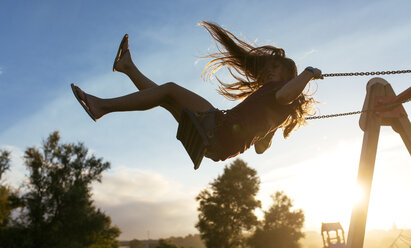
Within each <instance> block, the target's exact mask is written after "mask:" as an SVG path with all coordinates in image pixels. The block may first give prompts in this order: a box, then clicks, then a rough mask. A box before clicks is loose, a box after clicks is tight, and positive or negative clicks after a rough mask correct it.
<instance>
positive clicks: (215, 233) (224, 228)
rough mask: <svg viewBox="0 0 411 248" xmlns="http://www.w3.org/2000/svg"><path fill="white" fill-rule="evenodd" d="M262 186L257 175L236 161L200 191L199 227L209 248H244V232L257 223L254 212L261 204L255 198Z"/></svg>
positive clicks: (198, 197) (240, 161)
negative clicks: (208, 187) (208, 186)
mask: <svg viewBox="0 0 411 248" xmlns="http://www.w3.org/2000/svg"><path fill="white" fill-rule="evenodd" d="M259 184H260V181H259V178H258V177H257V172H256V171H255V170H254V169H252V168H250V167H248V166H247V164H246V163H245V162H244V161H242V160H240V159H237V160H235V161H234V162H233V163H232V164H231V165H230V166H226V167H225V168H224V173H223V174H222V175H220V176H219V177H218V178H217V179H215V180H214V181H213V182H212V183H210V186H211V187H210V189H205V190H203V191H201V192H200V194H199V195H198V196H197V197H196V200H197V201H199V207H198V210H199V212H200V214H199V220H198V223H197V224H196V228H197V229H198V230H199V231H200V235H201V238H202V239H203V240H204V241H205V244H206V246H207V247H210V248H211V247H212V248H232V247H243V244H244V238H243V232H244V231H246V230H251V229H252V228H253V227H254V226H255V225H256V224H257V223H258V221H257V218H256V216H255V215H254V213H253V210H254V209H255V208H257V207H260V205H261V204H260V202H259V201H258V200H256V199H255V196H256V194H257V192H258V189H259Z"/></svg>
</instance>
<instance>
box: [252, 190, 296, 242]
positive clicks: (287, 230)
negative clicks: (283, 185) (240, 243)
mask: <svg viewBox="0 0 411 248" xmlns="http://www.w3.org/2000/svg"><path fill="white" fill-rule="evenodd" d="M271 197H272V199H273V201H274V203H273V205H272V206H271V207H270V209H269V210H268V211H265V212H264V220H263V222H262V223H260V225H259V227H258V228H257V229H256V230H255V232H254V234H253V235H252V236H251V237H250V238H249V240H248V243H249V245H250V246H251V247H253V248H298V247H300V245H299V244H298V241H299V240H300V239H301V238H302V237H304V234H303V232H302V231H301V228H302V227H303V225H304V213H303V211H302V210H301V209H298V210H294V211H292V210H291V208H292V206H293V204H292V201H291V199H290V198H289V197H288V196H286V195H285V194H284V193H283V192H276V194H275V195H273V196H271Z"/></svg>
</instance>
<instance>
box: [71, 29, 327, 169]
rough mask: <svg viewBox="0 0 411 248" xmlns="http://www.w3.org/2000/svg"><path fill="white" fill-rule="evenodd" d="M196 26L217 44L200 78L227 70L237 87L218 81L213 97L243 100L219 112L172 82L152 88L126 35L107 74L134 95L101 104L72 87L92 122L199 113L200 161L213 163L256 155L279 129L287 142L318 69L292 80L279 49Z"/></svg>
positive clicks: (306, 111) (290, 65) (304, 111)
mask: <svg viewBox="0 0 411 248" xmlns="http://www.w3.org/2000/svg"><path fill="white" fill-rule="evenodd" d="M200 25H201V26H203V27H205V28H206V30H207V31H208V32H209V33H210V34H211V36H212V37H213V38H214V39H215V40H216V41H217V42H218V43H219V44H220V46H218V49H219V53H215V54H211V55H208V57H211V58H213V60H212V61H211V62H209V63H208V64H207V66H206V67H205V69H204V71H203V75H205V76H207V75H208V76H210V77H211V76H212V75H213V74H214V73H215V72H216V71H217V70H218V69H220V68H221V67H223V66H227V67H228V69H229V71H230V73H231V75H232V76H233V77H234V78H235V79H236V80H238V82H236V83H233V84H228V83H223V82H221V81H220V80H218V81H219V83H220V87H219V90H218V92H219V93H220V94H222V95H223V96H224V97H226V98H228V99H230V100H240V99H244V100H243V101H242V102H241V103H239V104H238V105H237V106H235V107H234V108H232V109H230V110H228V111H221V110H218V109H216V108H214V107H213V105H212V104H211V103H209V102H208V101H207V100H206V99H204V98H202V97H201V96H199V95H197V94H195V93H193V92H191V91H189V90H187V89H185V88H183V87H181V86H179V85H177V84H176V83H173V82H169V83H165V84H161V85H157V84H156V83H154V82H153V81H151V80H150V79H149V78H147V77H146V76H144V75H143V74H142V73H141V72H140V71H139V70H138V68H137V67H136V66H135V65H134V63H133V61H132V59H131V54H130V50H129V49H128V35H127V34H126V35H125V36H124V38H123V40H122V41H121V43H120V47H119V49H118V52H117V56H116V58H115V61H114V65H113V71H119V72H122V73H125V74H126V75H127V76H128V77H129V78H130V79H131V80H132V81H133V83H134V84H135V86H136V87H137V88H138V89H139V91H137V92H135V93H132V94H129V95H125V96H121V97H117V98H111V99H101V98H98V97H96V96H93V95H90V94H88V93H85V92H84V91H82V90H81V89H80V88H79V87H77V86H75V85H74V84H72V85H71V87H72V89H73V93H74V95H75V96H76V98H77V100H78V101H79V103H80V104H81V105H82V106H83V108H84V109H85V111H86V112H87V113H88V114H89V116H90V117H91V118H92V119H93V120H94V121H97V120H98V119H100V118H101V117H102V116H104V115H106V114H108V113H111V112H118V111H136V110H140V111H142V110H148V109H151V108H154V107H157V106H161V107H163V108H165V109H166V110H168V111H169V112H170V113H171V114H172V115H173V117H174V118H175V119H176V121H177V122H180V119H181V114H182V111H183V109H189V110H190V111H191V112H196V113H199V114H200V115H202V116H203V118H202V119H201V121H202V125H204V129H206V130H212V132H213V135H212V138H211V141H210V143H211V145H210V147H209V148H208V149H207V153H206V154H205V156H206V157H208V158H210V159H212V160H214V161H220V160H225V159H227V158H231V157H234V156H236V155H238V154H240V153H243V152H244V151H245V150H247V149H248V148H250V147H251V146H252V145H254V147H255V151H256V152H257V153H258V154H261V153H263V152H264V151H265V150H267V148H269V147H270V145H271V140H272V137H273V135H274V133H275V131H276V130H277V129H278V128H279V127H281V128H282V129H283V135H284V137H288V135H289V134H290V132H291V131H292V130H293V129H295V128H297V127H299V126H301V125H302V124H304V123H305V116H307V115H311V114H312V106H311V105H312V104H313V103H315V101H314V100H313V99H312V98H311V97H309V96H307V95H306V94H304V93H303V90H304V88H305V86H306V85H307V83H308V82H310V80H312V79H321V78H322V75H321V71H320V70H319V69H317V68H312V67H307V68H306V69H305V70H304V71H303V72H301V73H300V74H299V75H298V74H297V67H296V65H295V63H294V61H293V60H291V59H290V58H287V57H286V56H285V52H284V50H283V49H281V48H277V47H274V46H261V47H254V46H252V45H250V44H248V43H246V42H244V41H242V40H240V39H238V38H237V37H235V36H234V35H233V34H232V33H230V32H229V31H227V30H225V29H223V28H222V27H220V26H218V25H217V24H214V23H211V22H201V23H200ZM233 71H234V72H236V73H237V75H236V74H234V73H233Z"/></svg>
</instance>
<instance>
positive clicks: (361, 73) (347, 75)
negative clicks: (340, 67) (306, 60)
mask: <svg viewBox="0 0 411 248" xmlns="http://www.w3.org/2000/svg"><path fill="white" fill-rule="evenodd" d="M403 73H411V70H397V71H373V72H346V73H328V74H322V76H323V77H351V76H374V75H389V74H403Z"/></svg>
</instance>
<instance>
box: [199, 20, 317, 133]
mask: <svg viewBox="0 0 411 248" xmlns="http://www.w3.org/2000/svg"><path fill="white" fill-rule="evenodd" d="M199 25H201V26H203V27H204V28H205V29H206V30H207V31H208V32H209V33H210V34H211V36H212V37H213V38H214V40H215V41H217V42H218V44H217V49H218V51H219V52H218V53H213V54H209V55H207V56H206V57H210V58H213V59H212V60H211V61H210V62H209V63H207V65H206V66H205V67H204V70H203V72H202V75H201V76H202V77H203V78H204V77H205V78H212V77H213V76H214V75H215V73H216V72H217V71H218V70H219V69H221V68H222V67H226V68H227V69H228V71H229V72H230V74H231V75H232V76H233V77H234V79H235V80H237V82H235V83H232V84H230V83H224V82H222V81H221V80H220V79H219V78H218V77H216V79H217V80H218V82H219V83H220V86H219V89H218V93H220V94H221V95H223V96H224V97H226V98H227V99H229V100H239V99H243V98H246V97H248V96H249V95H251V94H252V93H253V92H255V91H256V90H257V89H259V88H260V87H261V86H263V82H265V81H266V79H267V76H271V75H268V73H271V72H272V71H273V70H272V69H273V68H275V67H276V66H282V68H283V70H282V72H281V73H282V75H281V77H282V79H283V80H285V81H289V80H291V79H293V78H295V77H297V75H298V74H297V67H296V65H295V62H294V61H293V60H292V59H290V58H287V57H286V56H285V52H284V50H283V49H282V48H277V47H274V46H270V45H266V46H260V47H254V46H252V45H250V44H248V43H246V42H244V41H242V40H240V39H238V38H237V37H236V36H235V35H233V34H232V33H230V32H229V31H227V30H225V29H223V28H222V27H220V26H219V25H217V24H215V23H212V22H205V21H203V22H200V23H199ZM315 102H316V101H315V100H314V99H313V98H312V97H311V96H310V95H308V94H304V93H301V94H300V95H299V96H298V97H297V99H295V100H294V101H293V102H292V103H291V104H290V106H291V107H292V109H293V111H292V112H291V114H290V115H289V116H288V117H287V119H286V120H285V121H284V122H283V124H282V125H281V127H282V129H283V136H284V137H288V136H289V134H290V133H291V131H292V130H294V129H295V128H298V127H300V126H301V125H303V124H305V116H311V115H313V112H314V111H313V108H312V105H313V103H315Z"/></svg>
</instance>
